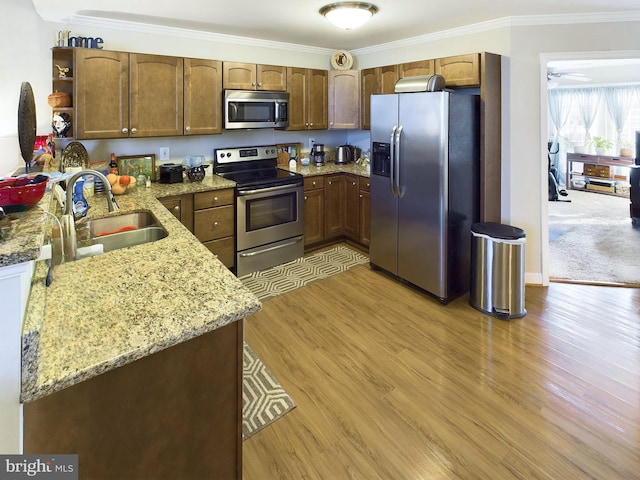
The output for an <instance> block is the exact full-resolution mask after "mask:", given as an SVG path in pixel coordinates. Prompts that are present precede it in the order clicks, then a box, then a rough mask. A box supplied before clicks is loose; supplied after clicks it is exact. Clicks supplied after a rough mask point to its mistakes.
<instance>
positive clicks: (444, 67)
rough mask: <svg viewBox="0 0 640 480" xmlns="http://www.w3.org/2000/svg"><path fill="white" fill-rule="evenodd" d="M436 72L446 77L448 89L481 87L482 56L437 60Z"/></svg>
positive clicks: (463, 56)
mask: <svg viewBox="0 0 640 480" xmlns="http://www.w3.org/2000/svg"><path fill="white" fill-rule="evenodd" d="M435 71H436V73H437V74H439V75H442V76H443V77H444V80H445V82H446V85H447V87H477V86H479V85H480V54H477V53H473V54H470V55H457V56H455V57H446V58H437V59H436V63H435Z"/></svg>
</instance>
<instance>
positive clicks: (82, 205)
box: [73, 180, 89, 217]
mask: <svg viewBox="0 0 640 480" xmlns="http://www.w3.org/2000/svg"><path fill="white" fill-rule="evenodd" d="M87 210H89V203H88V202H87V199H86V198H84V180H78V181H77V182H76V184H75V185H74V186H73V213H74V214H75V216H76V217H85V216H86V215H87Z"/></svg>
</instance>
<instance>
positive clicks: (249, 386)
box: [240, 245, 369, 440]
mask: <svg viewBox="0 0 640 480" xmlns="http://www.w3.org/2000/svg"><path fill="white" fill-rule="evenodd" d="M368 261H369V258H368V257H366V256H365V255H362V254H360V253H358V252H356V251H355V250H352V249H351V248H349V247H346V246H344V245H339V246H337V247H334V248H331V249H329V250H325V251H321V252H317V253H313V254H310V255H308V256H306V257H302V258H298V259H297V260H294V261H292V262H288V263H285V264H283V265H278V266H276V267H273V268H269V269H267V270H262V271H260V272H254V273H250V274H248V275H245V276H243V277H240V280H241V281H242V283H243V284H244V285H245V286H246V287H247V288H248V289H249V290H251V291H252V292H253V293H254V294H255V295H256V296H257V297H258V298H259V299H260V300H261V301H263V300H265V299H267V298H270V297H275V296H277V295H281V294H283V293H286V292H290V291H292V290H295V289H296V288H300V287H302V286H304V285H307V284H308V283H311V282H313V281H315V280H320V279H323V278H328V277H330V276H332V275H335V274H337V273H340V272H344V271H346V270H348V269H350V268H352V267H355V266H356V265H363V264H366V263H367V262H368ZM295 407H296V404H295V402H294V401H293V399H292V398H291V397H290V396H289V394H287V392H286V391H285V390H284V388H283V387H282V385H280V382H278V380H277V379H276V378H275V377H274V376H273V374H272V373H271V372H270V371H269V369H268V368H267V367H266V366H265V365H264V363H262V360H260V358H259V357H258V355H256V353H255V352H254V351H253V349H252V348H251V347H250V346H249V345H248V344H247V343H245V344H244V355H243V382H242V438H243V440H246V439H247V438H249V437H250V436H251V435H253V434H254V433H256V432H258V431H260V430H261V429H263V428H264V427H266V426H267V425H269V424H270V423H272V422H274V421H275V420H277V419H278V418H280V417H282V416H283V415H285V414H286V413H287V412H289V411H290V410H291V409H293V408H295Z"/></svg>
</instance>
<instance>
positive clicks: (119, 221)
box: [76, 212, 168, 252]
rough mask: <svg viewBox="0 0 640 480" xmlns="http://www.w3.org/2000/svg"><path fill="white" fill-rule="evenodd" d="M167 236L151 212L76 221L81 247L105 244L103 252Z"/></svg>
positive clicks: (78, 244)
mask: <svg viewBox="0 0 640 480" xmlns="http://www.w3.org/2000/svg"><path fill="white" fill-rule="evenodd" d="M167 235H168V233H167V231H166V230H165V229H164V228H163V227H162V225H160V222H158V219H157V218H156V217H155V216H154V215H153V214H152V213H151V212H134V213H124V214H122V215H112V216H110V217H105V218H97V219H95V220H88V221H86V222H79V223H77V224H76V239H77V240H76V242H77V246H78V248H82V247H89V246H91V245H102V252H111V251H113V250H118V249H119V248H125V247H133V246H135V245H141V244H143V243H149V242H155V241H156V240H160V239H162V238H165V237H166V236H167Z"/></svg>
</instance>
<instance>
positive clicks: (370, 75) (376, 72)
mask: <svg viewBox="0 0 640 480" xmlns="http://www.w3.org/2000/svg"><path fill="white" fill-rule="evenodd" d="M397 81H398V66H397V65H386V66H383V67H375V68H366V69H364V70H361V72H360V125H361V128H362V129H363V130H369V129H370V128H371V95H376V94H384V93H393V90H394V88H395V86H396V82H397Z"/></svg>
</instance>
